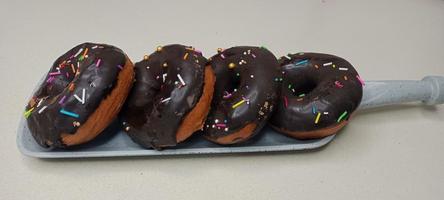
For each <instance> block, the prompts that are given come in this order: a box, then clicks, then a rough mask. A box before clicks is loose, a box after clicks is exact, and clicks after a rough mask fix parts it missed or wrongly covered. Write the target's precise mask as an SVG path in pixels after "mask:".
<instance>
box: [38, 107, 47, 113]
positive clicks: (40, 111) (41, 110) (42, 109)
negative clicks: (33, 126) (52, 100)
mask: <svg viewBox="0 0 444 200" xmlns="http://www.w3.org/2000/svg"><path fill="white" fill-rule="evenodd" d="M47 107H48V106H43V107H42V108H41V109H40V110H39V112H38V113H39V114H42V112H43V111H45V109H46V108H47Z"/></svg>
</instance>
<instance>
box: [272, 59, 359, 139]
mask: <svg viewBox="0 0 444 200" xmlns="http://www.w3.org/2000/svg"><path fill="white" fill-rule="evenodd" d="M288 56H289V57H290V59H288V58H286V57H283V58H281V59H280V60H279V61H280V65H281V67H282V73H283V82H282V88H281V98H280V100H279V103H278V105H277V109H276V112H275V113H274V114H273V116H272V118H271V120H270V124H271V126H272V127H273V128H274V129H275V130H277V131H279V132H281V133H284V134H287V135H289V136H292V137H295V138H298V139H314V138H321V137H325V136H328V135H332V134H335V133H336V132H337V131H339V130H340V129H341V128H342V127H344V126H345V125H346V124H347V122H348V121H349V118H350V116H351V114H352V113H353V112H354V111H355V109H356V108H357V107H358V106H359V103H360V102H361V98H362V84H363V81H362V80H361V78H360V77H359V75H358V73H357V72H356V70H355V69H354V68H353V66H352V65H351V64H350V63H349V62H347V61H346V60H344V59H342V58H340V57H337V56H333V55H328V54H319V53H298V54H289V55H288Z"/></svg>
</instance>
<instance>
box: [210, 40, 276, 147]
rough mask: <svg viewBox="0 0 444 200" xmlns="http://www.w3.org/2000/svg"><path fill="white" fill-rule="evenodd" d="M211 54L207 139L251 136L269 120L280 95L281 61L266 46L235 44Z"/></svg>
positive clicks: (219, 140) (226, 141)
mask: <svg viewBox="0 0 444 200" xmlns="http://www.w3.org/2000/svg"><path fill="white" fill-rule="evenodd" d="M218 51H219V53H218V54H217V55H215V56H213V57H212V58H211V61H210V62H209V65H211V67H212V68H213V69H214V72H215V74H216V85H215V91H214V96H213V102H212V109H211V111H210V114H209V115H208V117H207V122H206V125H205V126H204V130H203V132H204V136H205V138H206V139H208V140H210V141H212V142H215V143H218V144H235V143H240V142H243V141H246V140H248V139H249V138H251V137H253V136H254V135H255V134H256V133H258V132H259V131H260V130H261V129H262V127H263V126H264V125H265V124H266V121H267V119H268V118H269V116H270V113H271V112H272V111H273V106H274V105H275V103H276V101H277V99H278V93H277V92H278V88H279V80H280V76H281V75H280V73H279V72H280V71H279V64H278V61H277V59H276V57H275V56H274V55H273V54H272V53H271V52H270V51H268V50H267V49H265V48H259V47H248V46H242V47H233V48H230V49H227V50H225V51H221V50H218Z"/></svg>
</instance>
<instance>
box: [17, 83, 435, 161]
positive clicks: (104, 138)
mask: <svg viewBox="0 0 444 200" xmlns="http://www.w3.org/2000/svg"><path fill="white" fill-rule="evenodd" d="M436 80H439V82H438V81H436ZM431 84H435V85H431ZM438 86H439V87H438ZM442 87H444V78H443V77H426V78H425V79H423V80H420V81H368V82H367V81H366V82H365V86H364V88H363V97H362V101H361V104H360V106H359V108H358V109H360V110H362V109H368V108H375V107H380V106H385V105H392V104H399V103H406V102H416V101H423V102H428V104H429V105H432V104H438V103H442V102H444V96H443V94H439V95H438V93H436V92H437V91H439V90H436V88H442ZM435 97H439V101H436V98H435ZM430 98H432V99H433V98H435V101H430ZM441 98H443V99H441ZM17 131H18V133H17V145H18V149H19V150H20V151H21V152H22V153H23V154H25V155H27V156H32V157H37V158H85V157H123V156H164V155H193V154H221V153H249V152H277V151H300V150H309V149H316V148H320V147H322V146H324V145H326V144H328V143H329V142H331V141H332V140H333V138H334V137H335V135H332V136H328V137H325V138H322V139H315V140H297V139H294V138H290V137H287V136H284V135H281V134H279V133H277V132H275V131H273V130H272V129H271V128H269V127H265V128H264V129H263V130H262V131H261V133H259V134H258V136H256V137H255V138H253V139H252V140H251V141H248V143H244V144H242V145H237V146H220V145H217V144H214V143H211V142H208V141H206V140H204V139H203V138H202V137H199V135H197V134H195V135H194V136H192V137H191V138H189V139H188V140H187V141H186V142H184V143H181V144H179V145H178V146H177V147H175V148H170V149H165V150H162V151H156V150H152V149H144V148H142V147H140V146H139V145H137V144H136V143H134V142H132V141H131V139H130V138H129V137H128V136H127V135H126V134H125V132H123V131H121V130H120V129H119V126H118V124H117V123H116V122H114V123H113V124H111V126H109V127H108V128H107V129H106V130H105V131H104V132H103V133H102V134H100V135H99V136H98V137H97V138H95V139H94V140H93V141H91V142H89V143H87V144H84V145H80V146H78V147H76V148H74V149H70V150H64V149H52V150H51V149H45V148H42V147H40V146H39V145H38V144H37V143H36V142H35V140H34V138H33V137H32V136H31V133H30V131H29V128H28V126H27V123H26V121H25V119H24V118H23V117H22V118H21V120H20V123H19V127H18V130H17Z"/></svg>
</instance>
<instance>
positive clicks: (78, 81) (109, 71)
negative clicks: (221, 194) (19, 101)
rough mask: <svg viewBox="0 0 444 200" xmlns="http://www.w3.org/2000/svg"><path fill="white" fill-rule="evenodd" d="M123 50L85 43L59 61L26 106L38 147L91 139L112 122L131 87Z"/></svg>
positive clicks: (76, 142)
mask: <svg viewBox="0 0 444 200" xmlns="http://www.w3.org/2000/svg"><path fill="white" fill-rule="evenodd" d="M133 77H134V71H133V64H132V63H131V61H130V60H129V59H128V57H127V56H126V55H125V53H123V52H122V50H120V49H118V48H116V47H113V46H110V45H105V44H93V43H84V44H80V45H78V46H76V47H74V48H73V49H71V50H69V51H68V52H67V53H65V54H63V55H62V56H60V57H59V58H58V59H57V60H56V61H55V62H54V64H53V66H52V67H51V69H50V71H49V73H48V74H47V75H46V78H45V79H44V82H43V83H42V84H41V85H40V87H39V89H38V90H37V92H35V93H34V95H33V97H32V98H31V100H30V101H29V103H28V105H27V106H26V111H25V117H26V118H27V123H28V127H29V129H30V131H31V133H32V136H33V137H34V138H35V140H36V141H37V143H38V144H39V145H41V146H43V147H50V146H52V147H67V146H72V145H77V144H81V143H85V142H87V141H90V140H91V139H93V138H95V137H96V136H97V135H98V134H99V133H100V132H101V131H102V130H103V129H105V128H106V127H107V126H108V125H109V124H110V123H111V122H112V121H113V119H115V117H116V116H117V113H118V112H119V111H120V108H121V106H122V105H123V103H124V101H125V99H126V97H127V95H128V92H129V90H130V87H131V85H132V82H133Z"/></svg>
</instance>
